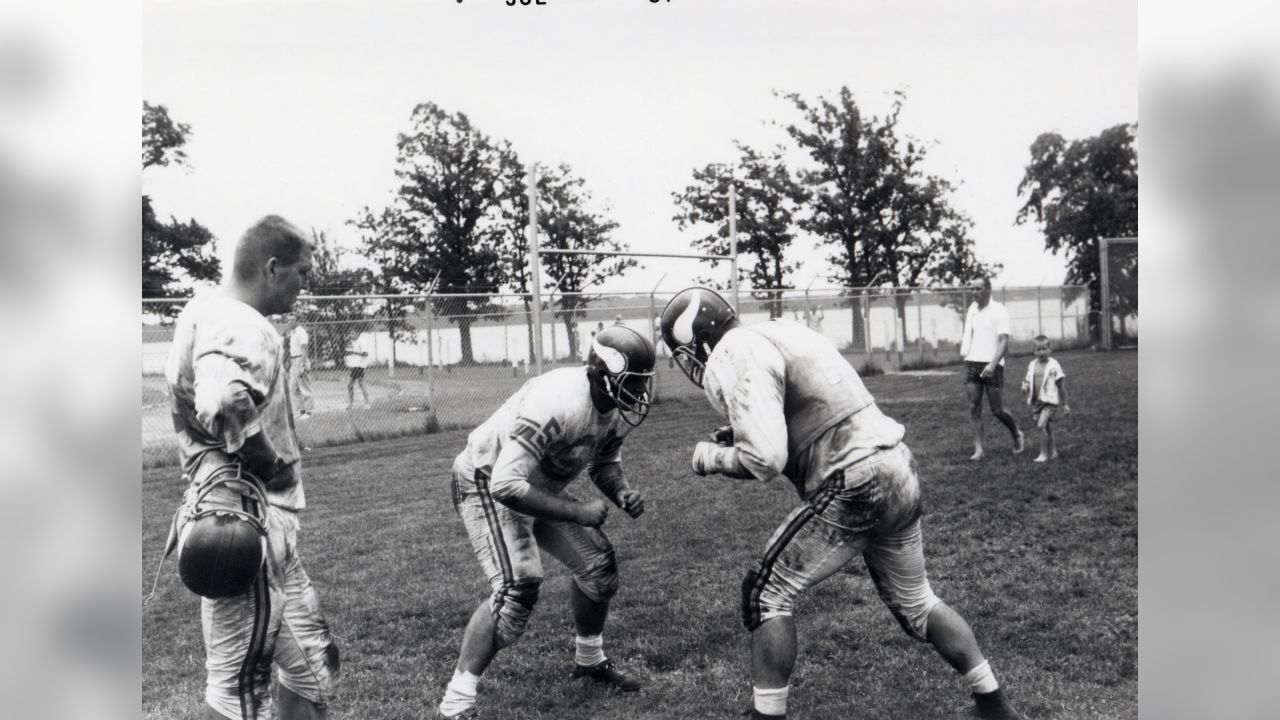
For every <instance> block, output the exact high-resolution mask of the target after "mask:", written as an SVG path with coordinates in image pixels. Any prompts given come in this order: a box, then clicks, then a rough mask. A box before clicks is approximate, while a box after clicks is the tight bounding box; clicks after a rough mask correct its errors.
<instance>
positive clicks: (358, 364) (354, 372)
mask: <svg viewBox="0 0 1280 720" xmlns="http://www.w3.org/2000/svg"><path fill="white" fill-rule="evenodd" d="M343 359H344V362H346V365H347V368H348V369H349V370H350V371H351V378H350V379H349V380H348V381H347V409H348V410H350V409H351V407H352V406H353V405H355V404H356V385H359V386H360V393H361V394H362V395H364V406H365V407H369V390H368V389H367V388H365V386H364V370H365V368H367V367H369V353H368V351H366V350H364V349H362V348H361V347H360V346H359V344H358V342H353V343H352V344H351V345H350V346H349V347H348V348H347V354H346V355H345V356H344V358H343Z"/></svg>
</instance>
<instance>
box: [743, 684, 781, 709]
mask: <svg viewBox="0 0 1280 720" xmlns="http://www.w3.org/2000/svg"><path fill="white" fill-rule="evenodd" d="M789 692H791V686H790V685H787V686H786V687H780V688H773V689H763V688H758V687H755V686H754V685H753V686H751V695H752V697H753V698H754V700H755V704H756V712H758V713H761V714H764V715H786V714H787V693H789Z"/></svg>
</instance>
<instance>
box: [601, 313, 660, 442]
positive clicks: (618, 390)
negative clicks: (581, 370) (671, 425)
mask: <svg viewBox="0 0 1280 720" xmlns="http://www.w3.org/2000/svg"><path fill="white" fill-rule="evenodd" d="M656 362H657V354H656V353H655V352H654V351H653V343H651V342H649V339H648V338H646V337H645V336H643V335H641V334H640V333H638V332H636V331H635V330H632V329H631V328H629V327H626V326H625V325H614V326H611V327H608V328H605V329H604V330H602V331H601V332H599V333H597V334H596V336H595V338H594V339H592V341H591V352H590V353H589V354H588V355H587V367H588V368H589V369H590V373H589V376H590V377H591V379H592V382H593V383H596V384H598V387H599V389H600V391H601V392H603V393H604V394H605V396H607V397H608V398H609V399H610V400H611V401H613V404H614V406H615V407H617V408H618V414H619V415H621V416H622V419H623V420H624V421H626V423H627V424H628V425H631V426H636V425H639V424H640V423H642V422H644V419H645V417H646V416H648V414H649V408H650V407H651V405H652V400H651V396H652V393H651V392H650V391H651V389H652V386H653V366H654V365H655V364H656Z"/></svg>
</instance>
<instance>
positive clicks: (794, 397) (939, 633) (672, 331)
mask: <svg viewBox="0 0 1280 720" xmlns="http://www.w3.org/2000/svg"><path fill="white" fill-rule="evenodd" d="M659 327H660V329H661V332H662V339H663V341H664V343H665V344H666V345H667V346H668V347H669V348H670V349H671V352H672V356H673V357H674V358H675V360H676V362H677V363H678V364H679V365H680V367H681V369H682V370H684V372H685V374H686V375H687V376H688V377H689V379H690V380H692V381H693V382H694V384H696V385H698V386H699V387H701V388H703V390H704V391H705V392H706V395H707V399H708V400H710V402H711V405H712V407H714V408H715V409H716V411H717V412H719V413H720V414H721V415H723V416H725V417H727V418H728V420H729V425H728V426H727V427H724V428H721V429H719V430H717V431H716V432H714V433H713V434H712V441H703V442H699V443H698V444H697V446H696V447H695V448H694V453H693V471H694V473H696V474H698V475H709V474H712V473H719V474H722V475H726V476H728V477H732V478H741V479H746V480H756V481H767V480H770V479H772V478H774V477H776V476H778V475H785V476H786V477H787V478H789V479H790V481H791V482H792V483H793V484H794V485H795V488H796V491H797V492H798V493H799V495H800V498H801V499H802V501H803V502H802V503H801V505H800V507H798V508H796V509H795V510H793V511H792V512H791V513H790V514H789V515H788V516H787V517H786V519H785V520H783V522H782V524H781V525H779V526H778V529H777V530H776V531H775V532H774V533H773V536H772V537H770V538H769V542H768V544H767V545H766V547H765V551H764V554H763V555H762V556H761V558H760V561H759V563H758V564H757V565H756V566H755V567H753V568H752V569H751V570H750V571H749V572H748V573H747V574H746V577H745V579H744V580H743V582H742V618H743V622H744V624H745V625H746V627H747V630H749V631H750V632H751V679H752V687H753V701H754V702H753V707H752V708H751V709H750V710H749V711H748V713H749V714H750V716H751V717H753V718H785V717H786V716H787V695H788V692H789V686H790V678H791V673H792V670H793V669H794V667H795V660H796V629H795V621H794V619H793V618H792V608H793V605H794V603H795V600H796V598H797V596H799V595H800V594H801V593H803V592H805V591H806V590H808V589H809V588H810V587H812V586H813V585H815V584H817V583H819V582H822V581H823V580H825V579H826V578H828V577H830V576H831V575H832V574H833V573H835V572H836V571H837V570H839V569H840V568H841V567H843V566H844V565H845V563H847V562H849V560H851V559H853V558H854V557H855V556H857V555H859V554H861V555H862V557H863V559H864V560H865V561H866V565H867V569H868V571H869V574H870V576H871V579H872V581H873V582H874V583H875V585H876V589H877V590H878V591H879V595H880V598H881V599H882V600H883V601H884V603H885V605H887V606H888V608H889V610H890V611H891V612H892V613H893V615H894V617H895V618H897V620H898V622H899V623H900V624H901V626H902V629H903V630H905V631H906V632H907V634H908V635H910V636H911V637H913V638H915V639H917V640H922V641H925V642H928V643H929V644H931V645H932V646H933V647H934V648H935V649H936V650H937V651H938V653H939V654H940V655H942V657H943V658H944V659H945V660H946V661H947V662H948V663H949V664H950V665H951V666H952V667H953V668H955V670H956V671H957V672H959V673H960V674H962V675H963V676H964V678H965V680H966V681H967V682H968V684H969V687H970V689H971V691H972V693H973V700H974V703H975V705H976V710H977V714H978V716H979V717H982V718H998V719H1001V720H1009V719H1012V718H1018V717H1020V716H1019V715H1018V713H1017V712H1015V711H1014V709H1013V708H1012V707H1011V706H1010V705H1009V703H1008V701H1007V700H1006V699H1005V696H1004V693H1003V691H1002V690H1001V689H1000V687H999V685H998V684H997V682H996V678H995V675H994V674H993V673H992V671H991V666H990V665H989V664H988V663H987V661H986V659H985V658H984V657H983V655H982V651H981V649H980V648H979V647H978V642H977V640H976V639H975V638H974V636H973V632H972V631H971V630H970V628H969V625H968V624H967V623H966V622H965V620H964V618H962V617H961V616H960V615H959V614H958V613H957V612H956V611H955V610H952V609H951V608H950V607H948V606H947V605H946V604H944V603H943V602H942V600H940V599H939V598H938V597H937V596H936V595H934V593H933V590H932V589H931V588H930V586H929V580H928V576H927V575H926V574H925V567H924V546H923V542H922V539H921V532H920V514H921V505H920V484H919V481H918V479H917V476H916V472H917V471H916V464H915V461H914V460H913V459H912V456H911V451H910V450H908V449H907V446H906V445H904V444H903V443H902V438H903V434H904V429H903V427H902V425H900V424H898V423H897V422H896V421H894V420H893V419H891V418H889V417H888V416H886V415H885V414H884V413H882V412H881V411H880V408H879V407H877V406H876V404H875V400H874V399H873V398H872V397H871V395H870V393H868V392H867V388H866V387H865V386H864V385H863V383H862V380H861V379H860V378H859V377H858V374H857V373H856V372H854V370H853V368H852V367H850V365H849V363H848V362H847V361H845V359H844V357H843V356H841V355H840V353H839V352H838V351H837V350H836V348H835V346H834V345H833V344H832V343H831V342H830V341H829V340H827V339H826V338H824V337H823V336H821V335H819V334H818V333H816V332H814V331H812V330H810V329H808V328H806V327H804V326H802V325H799V324H796V323H791V322H788V321H785V320H783V321H776V322H774V321H770V322H762V323H758V324H754V325H751V326H750V327H747V326H744V325H742V324H740V323H739V321H738V318H737V315H736V313H735V312H734V311H733V309H732V308H731V307H730V306H729V304H728V303H727V302H725V300H724V298H722V297H720V296H719V295H718V294H716V293H715V292H714V291H712V290H708V289H706V288H688V289H686V290H683V291H681V292H680V293H678V294H676V296H675V297H673V298H672V299H671V301H670V302H669V303H668V304H667V306H666V308H664V309H663V311H662V316H661V321H660V323H659Z"/></svg>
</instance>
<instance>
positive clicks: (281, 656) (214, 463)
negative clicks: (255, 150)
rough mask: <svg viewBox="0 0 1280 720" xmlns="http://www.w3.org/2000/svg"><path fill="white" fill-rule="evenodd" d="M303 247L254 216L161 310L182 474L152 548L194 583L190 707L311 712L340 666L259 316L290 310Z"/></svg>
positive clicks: (305, 261) (294, 236) (287, 410)
mask: <svg viewBox="0 0 1280 720" xmlns="http://www.w3.org/2000/svg"><path fill="white" fill-rule="evenodd" d="M313 252H314V247H313V245H312V244H311V242H310V241H309V240H308V239H307V238H306V236H305V235H303V233H302V231H301V230H299V229H298V228H297V227H296V226H295V225H293V224H292V223H289V222H288V221H286V220H284V219H283V218H280V217H278V216H274V215H272V216H268V217H265V218H263V219H262V220H261V221H259V222H258V223H256V224H255V225H254V226H253V227H251V228H249V230H248V231H246V232H245V233H244V235H242V236H241V238H240V239H239V240H238V241H237V243H236V246H235V250H234V262H233V266H234V267H233V269H232V270H233V271H232V272H231V273H230V274H229V276H228V277H226V278H224V280H223V284H222V285H221V286H220V287H218V288H217V289H211V290H209V291H207V292H202V293H200V294H197V295H196V296H195V297H194V298H192V299H191V301H190V302H188V303H187V304H186V305H185V306H184V307H183V309H182V312H181V313H179V315H178V318H177V320H176V321H175V322H174V334H173V342H172V343H171V345H170V350H169V356H168V359H167V360H166V363H165V379H166V382H167V384H168V387H169V394H170V401H171V410H172V412H173V419H174V430H175V440H176V442H177V445H178V452H179V457H180V458H181V460H182V470H183V476H184V478H185V479H186V480H187V481H188V483H189V485H188V487H187V491H186V493H185V494H184V498H183V502H182V505H181V506H180V507H179V508H178V511H177V513H175V517H174V523H173V526H172V528H171V531H170V540H169V546H168V547H167V548H166V551H168V550H176V551H177V553H178V573H179V576H180V577H181V578H182V581H183V583H184V584H186V585H187V587H188V588H190V589H191V590H192V591H193V592H195V593H197V594H198V595H200V596H201V601H200V604H201V613H200V617H201V619H200V622H201V628H202V635H203V639H204V644H205V653H204V655H205V657H204V668H205V692H204V706H203V707H202V709H201V712H202V715H201V717H202V718H204V719H213V718H238V719H239V720H260V719H264V718H269V717H279V718H281V719H282V720H294V719H296V718H323V717H326V716H327V712H328V710H327V707H328V704H329V701H330V698H331V697H332V696H333V692H334V690H335V688H336V685H337V682H338V678H339V676H340V674H341V662H340V657H339V650H338V645H337V643H336V642H335V641H334V638H333V634H332V633H331V632H330V629H329V625H328V620H327V619H326V618H325V615H324V612H323V610H322V608H321V605H320V599H319V595H318V593H317V591H316V588H315V586H314V585H313V584H312V582H311V580H310V578H309V577H308V576H307V573H306V570H305V568H304V566H303V563H302V561H301V560H300V559H299V558H300V555H299V554H298V549H297V548H298V530H299V526H300V520H299V518H300V513H301V512H302V511H303V510H304V509H305V508H306V495H305V493H304V491H303V485H302V461H301V445H300V443H299V442H298V437H297V432H296V430H295V427H294V416H293V415H292V414H291V405H290V402H289V397H288V392H289V385H288V383H287V381H286V378H287V372H288V371H287V368H286V364H285V360H286V358H285V354H286V351H285V347H284V345H283V343H282V342H281V338H280V335H279V332H278V331H277V330H276V329H275V328H274V327H273V326H272V324H271V323H270V321H269V320H268V319H267V318H268V317H269V316H272V315H278V314H281V313H286V312H289V311H291V310H292V309H293V307H294V304H295V302H296V300H297V298H298V294H299V293H300V292H301V290H302V287H303V286H304V284H305V282H306V279H307V276H308V274H309V273H310V271H311V265H312V255H313ZM282 630H283V632H282ZM273 676H274V686H275V687H274V692H273V687H272V686H273Z"/></svg>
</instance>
